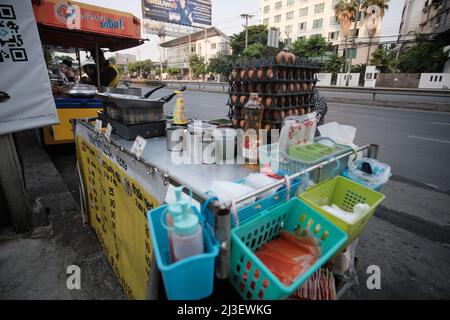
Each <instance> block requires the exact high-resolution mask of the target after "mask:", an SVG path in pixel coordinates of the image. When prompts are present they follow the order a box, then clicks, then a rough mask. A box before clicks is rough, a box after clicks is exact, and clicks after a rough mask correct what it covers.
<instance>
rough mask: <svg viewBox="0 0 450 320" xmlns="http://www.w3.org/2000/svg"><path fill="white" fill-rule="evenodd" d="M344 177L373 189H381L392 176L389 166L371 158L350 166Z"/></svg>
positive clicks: (357, 161) (355, 162)
mask: <svg viewBox="0 0 450 320" xmlns="http://www.w3.org/2000/svg"><path fill="white" fill-rule="evenodd" d="M364 167H365V168H366V169H365V170H363V169H364ZM366 171H368V172H366ZM343 175H344V176H346V177H347V178H350V179H351V180H353V181H356V182H358V183H361V184H363V185H365V186H366V187H369V188H371V189H379V188H380V187H381V186H382V185H384V184H385V183H386V182H388V181H389V178H390V177H391V176H392V174H391V167H390V166H389V165H387V164H385V163H382V162H379V161H377V160H375V159H370V158H362V159H359V160H356V161H354V162H353V163H351V164H349V166H348V170H346V171H345V172H344V174H343Z"/></svg>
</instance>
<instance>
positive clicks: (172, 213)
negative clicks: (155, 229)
mask: <svg viewBox="0 0 450 320" xmlns="http://www.w3.org/2000/svg"><path fill="white" fill-rule="evenodd" d="M182 192H183V188H182V187H177V188H175V197H176V200H175V202H174V203H173V204H171V205H169V208H168V209H167V211H168V214H167V216H166V220H167V222H166V223H167V227H168V231H167V233H168V236H169V248H170V256H171V258H172V260H173V259H174V254H173V242H172V233H173V232H172V229H173V222H174V220H175V219H176V218H177V217H179V216H181V214H182V213H183V211H182V210H183V208H182V206H183V205H184V204H185V203H187V202H186V201H185V200H183V199H182V198H181V193H182Z"/></svg>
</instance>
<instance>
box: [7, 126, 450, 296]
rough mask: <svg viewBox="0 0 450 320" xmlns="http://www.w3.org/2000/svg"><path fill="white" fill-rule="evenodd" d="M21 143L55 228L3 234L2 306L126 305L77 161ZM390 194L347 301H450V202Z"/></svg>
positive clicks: (391, 189) (27, 137)
mask: <svg viewBox="0 0 450 320" xmlns="http://www.w3.org/2000/svg"><path fill="white" fill-rule="evenodd" d="M18 141H19V144H20V151H21V154H22V157H23V162H24V169H25V177H26V184H27V190H28V194H29V198H30V203H31V204H32V203H34V200H35V199H36V198H38V197H41V198H42V201H43V203H44V205H46V206H49V207H50V225H49V226H44V227H38V228H36V229H35V230H34V232H33V233H32V234H27V235H16V234H15V233H14V232H12V231H11V230H8V229H6V230H0V299H126V296H125V295H124V294H123V292H122V289H121V287H120V284H119V282H118V281H117V279H116V278H115V275H114V274H113V271H112V269H111V268H110V266H109V264H108V261H107V259H106V256H105V255H104V253H103V251H102V248H101V247H100V244H99V242H98V240H97V239H96V237H95V235H94V233H93V232H92V230H91V229H90V228H89V227H88V226H84V225H83V224H82V222H81V216H80V213H79V207H78V204H77V200H74V196H75V194H76V192H74V190H75V189H76V185H75V181H76V179H75V176H74V175H75V160H74V159H75V157H74V155H73V154H71V155H69V156H67V157H66V158H64V157H63V156H65V155H64V154H63V153H59V152H58V151H59V150H61V149H54V150H52V152H51V154H52V159H53V162H52V161H51V159H50V158H49V156H48V153H47V152H46V151H45V150H44V149H43V148H42V147H40V146H39V145H38V144H37V141H36V138H35V136H34V132H25V133H22V134H20V135H19V137H18ZM68 150H70V148H68ZM58 154H60V155H61V154H62V156H61V158H60V159H57V160H56V163H57V168H58V170H59V171H58V170H57V169H56V168H55V165H54V163H55V159H54V157H55V155H58ZM382 192H383V193H384V194H385V195H386V200H385V201H384V203H383V204H382V206H381V207H380V208H379V209H378V210H377V212H376V213H375V217H374V218H373V219H372V220H371V222H370V223H369V225H368V228H367V229H366V231H365V232H364V233H363V234H362V235H361V237H360V243H359V247H358V251H357V256H358V264H357V274H358V278H359V284H358V285H354V286H353V287H352V288H350V290H349V291H348V292H347V293H346V294H345V295H344V297H343V298H344V299H412V298H416V299H439V298H447V299H448V298H450V216H449V210H448V208H449V207H450V195H449V194H447V193H443V192H439V191H436V190H433V189H432V188H430V187H427V186H424V185H421V184H418V183H414V182H412V181H408V180H406V179H400V178H397V177H394V179H393V180H391V181H390V182H389V183H388V184H387V185H386V186H384V188H383V190H382ZM71 264H75V265H78V266H79V267H80V268H81V287H82V289H81V290H68V289H67V287H66V280H67V277H68V275H67V274H66V268H67V267H68V266H69V265H71ZM370 265H378V266H379V267H380V269H381V290H369V289H367V286H366V281H367V279H368V277H369V275H368V274H367V272H366V271H367V268H368V267H369V266H370ZM224 294H225V293H224ZM216 296H217V295H216Z"/></svg>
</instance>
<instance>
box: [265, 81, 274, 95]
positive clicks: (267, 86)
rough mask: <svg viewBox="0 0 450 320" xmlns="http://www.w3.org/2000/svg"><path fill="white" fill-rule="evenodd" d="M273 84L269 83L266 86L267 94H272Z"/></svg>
mask: <svg viewBox="0 0 450 320" xmlns="http://www.w3.org/2000/svg"><path fill="white" fill-rule="evenodd" d="M272 88H273V87H272V84H270V83H268V84H266V93H272Z"/></svg>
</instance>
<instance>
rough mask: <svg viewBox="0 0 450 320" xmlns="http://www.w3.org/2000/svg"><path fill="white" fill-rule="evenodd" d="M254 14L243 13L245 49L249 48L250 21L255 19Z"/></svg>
mask: <svg viewBox="0 0 450 320" xmlns="http://www.w3.org/2000/svg"><path fill="white" fill-rule="evenodd" d="M253 17H254V15H253V14H248V13H243V14H241V18H242V19H245V49H247V47H248V20H249V19H251V18H253Z"/></svg>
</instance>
